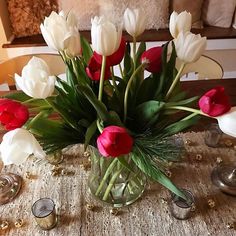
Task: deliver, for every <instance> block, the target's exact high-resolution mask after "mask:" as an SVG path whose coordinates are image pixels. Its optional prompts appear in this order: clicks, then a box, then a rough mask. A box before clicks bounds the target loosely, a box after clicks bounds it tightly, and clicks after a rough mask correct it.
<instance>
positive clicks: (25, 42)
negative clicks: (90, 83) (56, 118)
mask: <svg viewBox="0 0 236 236" xmlns="http://www.w3.org/2000/svg"><path fill="white" fill-rule="evenodd" d="M192 31H193V33H200V34H201V35H202V36H206V37H207V38H208V39H236V29H234V28H232V27H231V28H220V27H213V26H210V27H205V28H203V29H193V30H192ZM80 33H81V35H83V36H84V37H85V38H87V39H88V40H89V41H90V40H91V38H90V31H89V30H88V31H82V32H80ZM123 35H124V37H125V38H126V40H128V41H131V40H132V38H131V36H130V35H128V34H127V33H126V32H124V34H123ZM171 39H172V37H171V35H170V33H169V30H168V29H160V30H158V31H157V30H154V29H153V30H146V31H145V32H144V33H143V34H142V35H141V36H140V37H139V38H138V39H137V40H138V41H145V42H150V41H169V40H171ZM38 46H46V43H45V41H44V39H43V37H42V35H41V34H40V35H34V36H28V37H22V38H15V39H14V40H13V41H12V42H11V43H7V44H3V46H2V47H3V48H16V47H38Z"/></svg>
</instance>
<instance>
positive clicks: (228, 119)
mask: <svg viewBox="0 0 236 236" xmlns="http://www.w3.org/2000/svg"><path fill="white" fill-rule="evenodd" d="M216 119H217V120H218V124H219V127H220V129H221V130H222V132H223V133H225V134H228V135H230V136H232V137H235V138H236V122H235V121H236V107H232V108H231V109H230V110H229V111H228V112H227V113H225V114H223V115H222V116H217V117H216Z"/></svg>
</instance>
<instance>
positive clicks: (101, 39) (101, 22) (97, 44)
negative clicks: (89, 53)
mask: <svg viewBox="0 0 236 236" xmlns="http://www.w3.org/2000/svg"><path fill="white" fill-rule="evenodd" d="M91 23H92V28H91V38H92V47H93V50H94V51H96V52H97V53H98V54H100V55H103V56H110V55H111V54H113V53H114V52H115V51H117V49H118V48H119V46H120V41H121V34H122V31H121V27H118V28H117V27H116V26H115V25H114V24H113V23H112V22H110V21H108V20H107V19H105V17H104V16H101V17H97V16H96V17H94V18H93V19H92V20H91Z"/></svg>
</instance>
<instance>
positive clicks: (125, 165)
mask: <svg viewBox="0 0 236 236" xmlns="http://www.w3.org/2000/svg"><path fill="white" fill-rule="evenodd" d="M118 161H119V162H120V163H121V164H122V165H123V166H124V167H125V168H126V169H127V170H129V171H130V172H131V173H134V171H133V170H132V168H130V165H129V163H128V162H127V161H126V159H125V157H124V156H120V157H118Z"/></svg>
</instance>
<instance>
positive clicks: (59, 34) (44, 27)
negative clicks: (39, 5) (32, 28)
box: [40, 11, 78, 51]
mask: <svg viewBox="0 0 236 236" xmlns="http://www.w3.org/2000/svg"><path fill="white" fill-rule="evenodd" d="M40 29H41V32H42V35H43V37H44V40H45V41H46V43H47V45H48V46H49V47H50V48H52V49H54V50H57V51H63V50H65V49H67V46H68V40H67V39H68V38H70V37H74V32H75V31H78V23H77V19H76V17H75V15H74V14H73V13H72V12H70V13H69V14H68V16H65V14H64V12H63V11H62V12H60V13H59V14H57V13H56V12H54V11H53V12H52V13H51V14H50V16H49V17H46V18H45V20H44V22H43V24H41V25H40ZM77 34H78V33H77ZM77 45H78V44H77Z"/></svg>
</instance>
